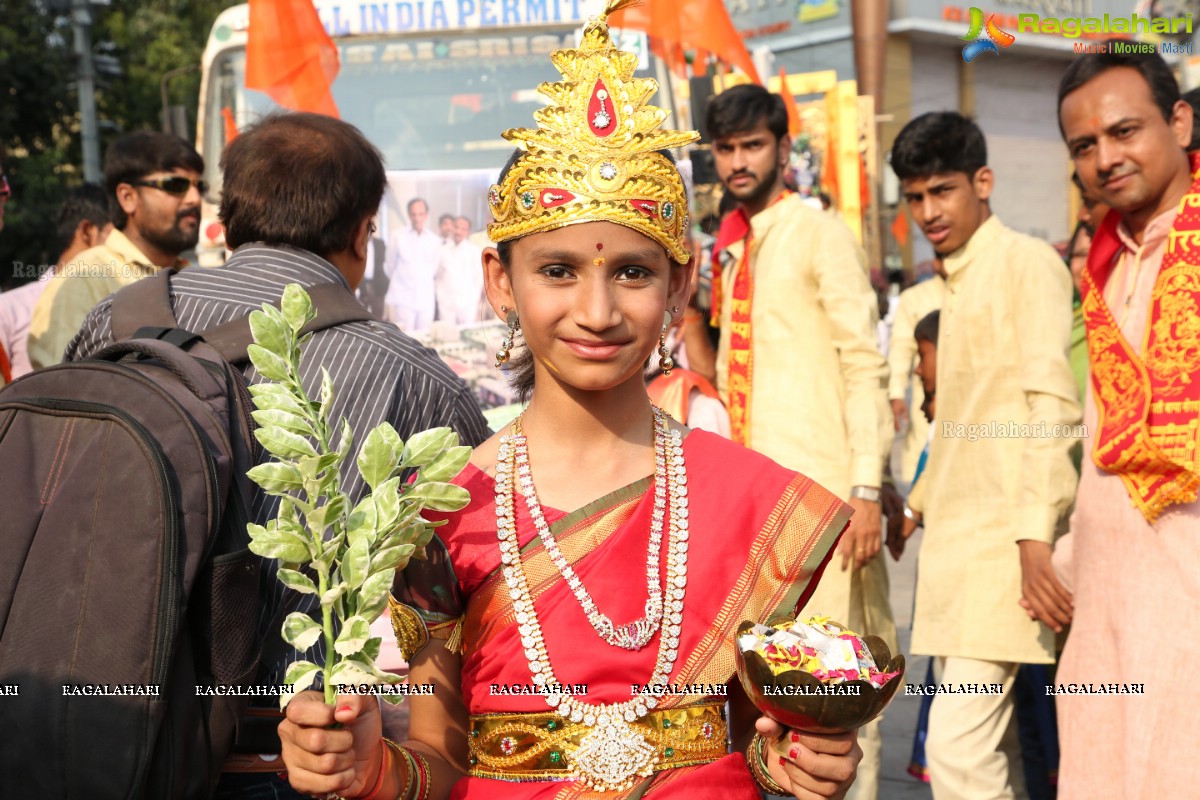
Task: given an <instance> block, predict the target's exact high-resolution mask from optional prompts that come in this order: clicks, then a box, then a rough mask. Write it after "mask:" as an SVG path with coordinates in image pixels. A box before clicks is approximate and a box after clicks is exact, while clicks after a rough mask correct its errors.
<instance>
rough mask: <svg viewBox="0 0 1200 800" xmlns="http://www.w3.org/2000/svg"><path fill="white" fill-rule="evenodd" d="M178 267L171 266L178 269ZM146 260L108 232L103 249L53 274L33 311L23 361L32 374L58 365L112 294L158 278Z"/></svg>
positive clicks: (122, 236)
mask: <svg viewBox="0 0 1200 800" xmlns="http://www.w3.org/2000/svg"><path fill="white" fill-rule="evenodd" d="M185 263H186V262H182V261H181V262H179V264H178V265H177V266H184V264H185ZM158 269H159V268H158V267H157V266H155V265H154V264H153V263H151V261H150V259H149V258H147V257H146V254H145V253H143V252H142V251H141V250H139V249H138V248H137V246H136V245H135V244H134V243H133V242H131V241H129V238H128V237H127V236H126V235H125V234H124V233H123V232H121V231H118V230H114V231H113V232H112V233H110V234H109V235H108V238H107V239H105V240H104V244H101V245H97V246H95V247H92V248H89V249H87V250H84V251H83V252H82V253H80V254H79V255H78V256H76V257H75V258H74V259H73V260H72V261H71V263H69V264H65V265H63V266H62V267H60V268H58V269H56V270H55V271H54V277H53V278H51V279H50V280H49V282H48V283H47V284H46V288H45V291H43V292H42V296H41V297H39V298H38V301H37V305H36V306H34V308H33V319H32V320H31V321H30V323H29V339H28V345H29V361H30V363H31V364H32V365H33V368H34V369H38V368H40V367H48V366H50V365H51V364H57V363H58V362H60V361H62V356H63V351H64V350H66V349H67V345H68V344H70V343H71V340H72V339H74V338H75V334H77V333H79V327H80V326H81V325H83V320H84V318H86V317H87V315H88V312H89V311H91V310H92V307H93V306H95V305H96V304H97V303H99V302H100V301H101V300H103V299H104V298H106V297H108V296H109V295H110V294H113V293H114V292H116V291H117V290H118V289H121V288H122V287H125V286H128V285H129V284H131V283H136V282H137V281H139V280H141V279H142V278H146V277H149V276H150V275H153V274H155V273H156V272H158Z"/></svg>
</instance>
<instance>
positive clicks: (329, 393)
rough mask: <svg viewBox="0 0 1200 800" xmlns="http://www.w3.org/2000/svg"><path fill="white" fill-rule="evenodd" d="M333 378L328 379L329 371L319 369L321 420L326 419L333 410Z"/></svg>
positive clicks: (322, 368)
mask: <svg viewBox="0 0 1200 800" xmlns="http://www.w3.org/2000/svg"><path fill="white" fill-rule="evenodd" d="M334 396H335V395H334V391H333V378H331V377H329V370H327V369H325V368H324V367H321V418H322V419H328V418H329V411H330V409H332V408H333V398H334Z"/></svg>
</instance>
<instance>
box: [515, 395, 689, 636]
mask: <svg viewBox="0 0 1200 800" xmlns="http://www.w3.org/2000/svg"><path fill="white" fill-rule="evenodd" d="M513 433H514V439H513V441H514V443H515V446H516V451H517V460H516V465H517V477H518V478H519V480H520V483H521V494H522V495H524V497H525V507H526V509H528V511H529V516H530V518H531V519H532V520H533V525H534V527H535V528H536V529H537V532H538V537H539V538H540V539H541V540H542V545H543V546H544V547H545V548H546V554H547V555H549V556H550V560H551V561H552V562H554V566H555V567H556V568H557V569H558V573H559V574H560V575H562V579H563V580H564V581H566V582H567V586H569V587H570V588H571V591H572V592H573V593H574V594H575V599H576V600H578V601H579V605H580V607H582V608H583V612H584V613H585V614H586V615H587V618H588V622H590V623H591V625H592V628H593V630H595V631H596V634H597V635H599V636H600V638H601V639H603V640H604V641H606V642H608V643H609V644H610V645H612V646H614V647H620V648H623V649H625V650H641V649H642V648H643V647H645V646H646V645H647V644H648V643H649V642H650V640H651V639H652V638H654V634H655V633H656V632H657V631H658V626H659V620H658V618H659V617H660V616H661V615H662V587H661V585H660V581H661V580H662V579H661V577H660V575H661V572H660V569H661V568H660V566H659V564H660V560H661V556H662V538H663V517H664V515H665V513H666V510H667V499H666V492H667V463H666V449H667V444H666V443H667V439H668V433H667V422H666V419H665V415H664V414H663V413H662V411H660V410H659V409H657V408H655V409H654V514H653V518H652V519H651V522H650V546H649V547H648V548H646V586H647V588H648V594H649V596H648V597H647V599H646V605H645V614H644V615H643V616H642V618H641V619H638V620H634V621H633V622H628V623H626V624H624V625H621V626H620V627H618V626H616V625H614V624H613V621H612V620H611V619H609V617H608V615H606V614H602V613H601V612H600V610H599V609H598V608H596V603H595V602H594V601H593V600H592V597H591V595H590V594H588V591H587V589H586V588H585V587H584V585H583V581H582V580H581V579H580V578H579V576H578V575H576V574H575V570H574V569H573V568H572V567H571V565H570V564H569V563H568V562H567V558H566V556H564V555H563V554H562V551H561V550H560V549H559V547H558V542H557V540H555V538H554V534H553V533H552V532H551V530H550V526H549V525H548V524H547V523H546V517H545V516H544V515H543V513H542V504H541V502H540V501H539V500H538V496H537V489H536V488H535V487H534V485H533V475H532V474H531V472H530V467H529V449H528V447H527V445H526V439H525V436H524V434H523V433H522V431H521V418H520V417H518V418H517V420H516V422H515V423H514V424H513Z"/></svg>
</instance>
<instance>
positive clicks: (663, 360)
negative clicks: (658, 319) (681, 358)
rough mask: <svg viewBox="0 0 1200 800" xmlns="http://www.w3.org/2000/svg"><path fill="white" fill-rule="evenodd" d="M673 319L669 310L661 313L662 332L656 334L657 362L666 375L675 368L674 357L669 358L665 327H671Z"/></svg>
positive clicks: (669, 352)
mask: <svg viewBox="0 0 1200 800" xmlns="http://www.w3.org/2000/svg"><path fill="white" fill-rule="evenodd" d="M673 319H674V318H673V317H672V316H671V312H670V311H668V312H667V313H665V314H663V326H662V333H660V334H659V335H658V355H659V359H660V361H659V363H660V365H661V366H662V371H663V375H667V376H669V375H670V374H671V370H673V369H675V359H673V358H671V351H670V350H668V349H667V329H668V328H670V327H671V322H672V321H673Z"/></svg>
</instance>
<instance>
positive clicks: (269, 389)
mask: <svg viewBox="0 0 1200 800" xmlns="http://www.w3.org/2000/svg"><path fill="white" fill-rule="evenodd" d="M250 396H251V397H253V398H254V405H255V406H256V407H257V408H259V409H261V410H267V409H278V410H280V411H286V412H288V413H290V414H295V415H297V416H299V417H302V418H303V419H305V420H310V419H311V413H312V412H311V410H310V409H309V408H308V407H307V406H306V405H305V401H306V400H307V398H304V399H299V398H297V397H296V396H295V395H293V394H292V390H291V389H290V388H288V387H287V386H284V385H282V384H278V383H255V384H253V385H251V386H250Z"/></svg>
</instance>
